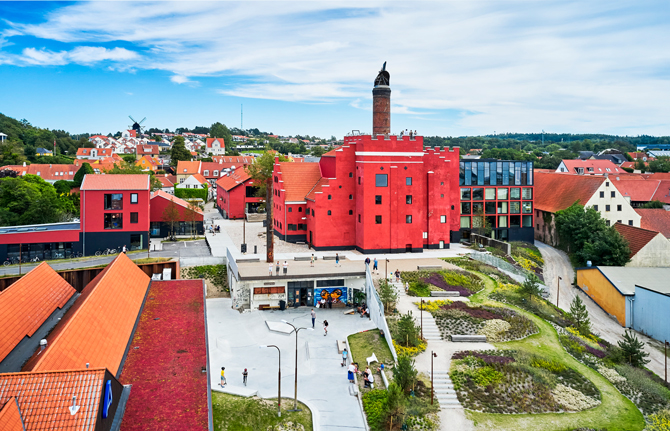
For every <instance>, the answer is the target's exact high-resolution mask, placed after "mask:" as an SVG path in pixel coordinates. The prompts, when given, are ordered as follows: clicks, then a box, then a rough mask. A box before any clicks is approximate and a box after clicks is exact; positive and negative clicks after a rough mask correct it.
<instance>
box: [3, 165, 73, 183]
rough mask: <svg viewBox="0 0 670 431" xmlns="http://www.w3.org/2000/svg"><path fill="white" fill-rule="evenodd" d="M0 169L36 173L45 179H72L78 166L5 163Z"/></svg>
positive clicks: (23, 173)
mask: <svg viewBox="0 0 670 431" xmlns="http://www.w3.org/2000/svg"><path fill="white" fill-rule="evenodd" d="M0 169H11V170H12V171H15V172H17V173H18V174H19V175H27V174H30V175H37V176H38V177H40V178H42V179H43V180H46V181H49V180H51V181H58V180H67V181H72V180H73V179H74V175H75V174H76V173H77V171H78V170H79V167H78V166H75V165H64V164H46V163H34V164H32V165H26V166H21V165H7V166H3V167H2V168H0Z"/></svg>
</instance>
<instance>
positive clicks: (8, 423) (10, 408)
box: [0, 397, 25, 431]
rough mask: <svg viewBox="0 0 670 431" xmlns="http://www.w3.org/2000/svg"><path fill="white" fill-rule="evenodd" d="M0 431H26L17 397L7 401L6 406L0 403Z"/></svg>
mask: <svg viewBox="0 0 670 431" xmlns="http://www.w3.org/2000/svg"><path fill="white" fill-rule="evenodd" d="M0 430H2V431H25V428H24V426H23V418H22V417H21V411H20V410H19V402H18V400H17V399H16V397H14V398H10V399H9V400H7V402H6V403H5V405H4V406H3V405H2V403H0Z"/></svg>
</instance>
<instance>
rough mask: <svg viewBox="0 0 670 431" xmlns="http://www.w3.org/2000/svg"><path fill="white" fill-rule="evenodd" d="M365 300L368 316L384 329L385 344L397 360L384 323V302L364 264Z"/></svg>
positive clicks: (386, 325)
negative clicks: (368, 310)
mask: <svg viewBox="0 0 670 431" xmlns="http://www.w3.org/2000/svg"><path fill="white" fill-rule="evenodd" d="M365 301H366V303H367V304H368V307H369V308H370V318H371V319H372V321H373V322H374V324H375V325H377V328H379V329H381V330H382V331H384V336H385V338H386V344H388V346H389V349H391V354H392V355H393V359H394V360H396V361H397V360H398V355H397V354H396V351H395V348H394V347H393V342H391V331H389V326H388V324H387V323H386V317H384V304H382V301H381V299H379V295H378V294H377V289H375V284H374V283H373V281H372V275H371V274H370V266H369V265H366V266H365Z"/></svg>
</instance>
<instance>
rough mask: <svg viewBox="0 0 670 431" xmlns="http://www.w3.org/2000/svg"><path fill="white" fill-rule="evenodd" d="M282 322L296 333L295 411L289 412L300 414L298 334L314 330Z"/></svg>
mask: <svg viewBox="0 0 670 431" xmlns="http://www.w3.org/2000/svg"><path fill="white" fill-rule="evenodd" d="M282 322H284V323H286V324H287V325H290V326H291V327H292V328H293V331H292V332H295V383H294V390H293V410H289V411H290V412H300V411H302V409H299V408H298V332H300V330H301V329H307V330H308V331H313V329H312V328H296V327H295V326H294V325H293V324H291V323H288V322H287V321H286V320H282Z"/></svg>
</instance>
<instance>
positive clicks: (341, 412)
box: [207, 298, 375, 431]
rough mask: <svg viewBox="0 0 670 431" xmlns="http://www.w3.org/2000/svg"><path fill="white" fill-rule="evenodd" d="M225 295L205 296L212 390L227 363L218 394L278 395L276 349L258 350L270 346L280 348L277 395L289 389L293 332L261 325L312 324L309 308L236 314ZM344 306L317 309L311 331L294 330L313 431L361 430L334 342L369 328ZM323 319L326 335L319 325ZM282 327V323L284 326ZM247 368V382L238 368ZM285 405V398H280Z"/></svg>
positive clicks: (301, 393) (301, 395) (301, 397)
mask: <svg viewBox="0 0 670 431" xmlns="http://www.w3.org/2000/svg"><path fill="white" fill-rule="evenodd" d="M231 304H232V302H231V299H230V298H216V299H208V300H207V328H208V334H209V361H210V364H209V365H210V369H211V370H212V373H211V376H212V377H211V378H212V388H213V390H219V391H221V390H222V389H221V386H219V383H220V378H219V376H220V371H221V367H226V378H227V382H228V384H227V386H226V387H225V388H223V392H228V393H231V394H237V395H245V396H250V395H254V394H257V395H258V396H260V397H263V398H276V397H277V350H276V349H275V348H265V349H261V348H259V346H260V345H269V344H274V345H276V346H278V347H279V348H280V349H281V377H282V378H281V381H282V384H281V392H282V399H284V398H292V397H293V393H294V383H293V382H294V378H295V373H294V366H295V346H296V344H295V334H294V333H291V334H285V333H282V332H277V331H271V330H270V329H269V328H268V325H267V324H266V320H267V321H270V322H281V320H282V319H284V320H287V321H288V322H290V323H292V324H293V325H295V326H297V327H307V328H311V327H312V322H311V318H310V310H311V308H309V307H301V308H297V309H290V310H289V309H287V310H286V311H278V310H277V311H253V312H246V313H241V314H240V313H239V312H238V311H235V310H233V309H232V308H231ZM343 311H344V310H343V309H341V308H339V309H331V310H327V309H326V310H320V309H316V313H317V319H316V325H315V329H314V330H313V331H311V330H301V331H300V332H299V333H298V401H300V402H303V403H305V404H306V405H308V406H309V407H310V409H311V410H312V414H313V417H314V422H315V424H316V428H315V431H317V430H343V429H348V430H358V429H360V430H364V429H365V424H364V419H363V416H362V414H361V412H360V407H359V404H358V400H357V398H356V397H355V396H354V395H352V394H351V393H350V390H351V387H352V386H353V385H352V384H350V383H349V381H348V380H347V373H346V368H342V367H341V366H340V363H341V362H342V357H341V355H340V354H339V353H338V351H337V343H336V341H337V340H346V338H347V336H348V335H350V334H353V333H356V332H360V331H365V330H369V329H373V328H374V327H375V326H374V324H373V323H372V321H370V320H369V319H365V318H361V317H359V316H357V315H344V314H343ZM324 320H328V323H329V326H328V335H327V336H324V335H323V334H324V331H323V324H322V322H323V321H324ZM284 326H286V325H284ZM245 368H247V369H248V372H249V379H248V383H247V386H246V387H245V386H244V385H243V384H242V372H243V371H244V369H245ZM284 403H286V400H284Z"/></svg>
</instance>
